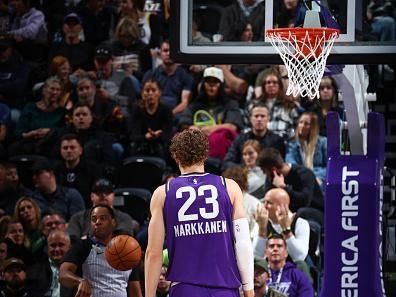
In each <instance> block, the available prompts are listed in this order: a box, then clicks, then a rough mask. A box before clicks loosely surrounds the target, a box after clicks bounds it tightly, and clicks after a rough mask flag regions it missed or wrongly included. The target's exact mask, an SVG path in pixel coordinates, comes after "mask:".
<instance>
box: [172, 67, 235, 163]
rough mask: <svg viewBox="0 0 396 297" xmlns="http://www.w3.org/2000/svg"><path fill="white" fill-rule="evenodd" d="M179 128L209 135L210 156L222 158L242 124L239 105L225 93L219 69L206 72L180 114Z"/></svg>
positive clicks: (210, 68) (212, 68)
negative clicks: (193, 98) (197, 88)
mask: <svg viewBox="0 0 396 297" xmlns="http://www.w3.org/2000/svg"><path fill="white" fill-rule="evenodd" d="M179 127H180V128H181V129H185V128H190V127H194V128H199V129H201V130H202V131H203V132H204V133H205V134H207V135H208V136H209V156H210V157H215V158H218V159H221V160H222V159H223V158H224V156H225V154H226V152H227V148H228V147H229V146H230V145H231V142H232V141H233V140H234V138H235V137H236V135H237V133H238V131H239V130H240V129H242V127H243V122H242V116H241V113H240V111H239V106H238V103H237V102H236V101H235V100H233V99H231V98H230V97H228V96H227V95H226V94H225V92H224V75H223V71H222V70H221V69H219V68H216V67H208V68H206V69H205V71H204V74H203V81H202V84H201V89H200V92H199V94H198V96H197V98H195V100H193V101H192V102H191V103H190V104H189V105H188V107H187V109H186V110H185V111H184V112H183V113H182V114H181V115H180V119H179ZM219 144H220V145H219Z"/></svg>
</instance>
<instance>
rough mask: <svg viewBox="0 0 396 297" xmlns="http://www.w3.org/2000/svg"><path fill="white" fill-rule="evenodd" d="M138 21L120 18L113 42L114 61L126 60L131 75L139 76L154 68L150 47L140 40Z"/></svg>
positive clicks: (125, 65) (126, 66)
mask: <svg viewBox="0 0 396 297" xmlns="http://www.w3.org/2000/svg"><path fill="white" fill-rule="evenodd" d="M139 33H140V31H139V27H138V23H137V22H136V21H134V20H133V19H131V18H129V17H123V18H121V19H120V20H119V22H118V24H117V27H116V29H115V40H114V41H113V42H112V49H113V55H114V61H115V62H117V61H118V60H123V59H125V60H126V63H125V64H121V65H120V66H124V67H125V68H127V69H130V71H128V72H129V73H130V74H131V75H133V74H136V75H137V76H138V77H139V78H141V77H142V73H144V72H145V71H147V70H149V69H151V68H152V58H151V54H150V49H149V47H148V45H147V44H146V43H144V42H143V41H141V40H140V38H139V37H140V36H139Z"/></svg>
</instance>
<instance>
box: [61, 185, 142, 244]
mask: <svg viewBox="0 0 396 297" xmlns="http://www.w3.org/2000/svg"><path fill="white" fill-rule="evenodd" d="M114 198H115V196H114V186H113V184H112V183H111V182H110V181H109V180H107V179H105V178H101V179H98V180H97V181H96V182H95V184H94V185H93V187H92V191H91V202H92V207H95V206H97V205H107V206H109V207H111V208H113V203H114ZM91 209H92V208H89V209H87V210H83V211H80V212H78V213H76V214H75V215H73V216H72V217H71V218H70V220H69V223H68V226H67V231H68V233H69V235H70V237H71V239H72V241H76V240H78V239H84V238H87V237H89V236H92V230H91V222H90V212H91ZM113 211H114V218H115V221H116V225H115V228H114V232H116V231H124V232H128V233H129V234H134V233H135V231H136V230H137V229H138V228H139V223H137V222H136V221H135V220H133V219H132V218H131V217H130V215H129V214H127V213H125V212H123V211H120V210H118V209H114V208H113Z"/></svg>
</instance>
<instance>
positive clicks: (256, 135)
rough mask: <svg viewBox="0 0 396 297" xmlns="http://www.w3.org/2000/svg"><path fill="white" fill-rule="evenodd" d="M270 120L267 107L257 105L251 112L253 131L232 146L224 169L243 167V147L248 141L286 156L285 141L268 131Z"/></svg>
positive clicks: (226, 157)
mask: <svg viewBox="0 0 396 297" xmlns="http://www.w3.org/2000/svg"><path fill="white" fill-rule="evenodd" d="M269 120H270V117H269V111H268V107H267V105H265V104H264V103H261V102H259V103H256V104H255V105H253V107H252V109H251V111H250V123H251V125H252V128H251V130H249V131H247V132H244V133H241V134H239V135H238V137H237V138H235V140H234V141H233V143H232V144H231V146H230V148H229V150H228V152H227V154H226V156H225V157H224V160H223V169H226V168H229V167H233V166H241V164H242V147H243V144H244V143H245V141H246V140H248V139H256V140H257V141H258V142H260V144H261V148H267V147H273V148H276V149H277V150H279V151H280V152H281V154H282V156H284V155H285V143H284V141H283V139H282V138H281V137H280V136H278V135H276V134H275V133H273V132H272V131H270V130H268V127H267V126H268V122H269Z"/></svg>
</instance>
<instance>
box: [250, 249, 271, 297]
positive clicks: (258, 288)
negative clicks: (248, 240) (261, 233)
mask: <svg viewBox="0 0 396 297" xmlns="http://www.w3.org/2000/svg"><path fill="white" fill-rule="evenodd" d="M268 279H269V274H268V263H267V261H266V260H265V259H264V258H263V257H256V256H255V257H254V297H265V296H267V295H266V292H267V282H268Z"/></svg>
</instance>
